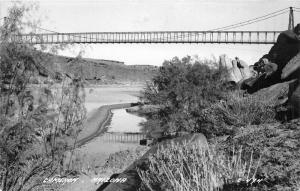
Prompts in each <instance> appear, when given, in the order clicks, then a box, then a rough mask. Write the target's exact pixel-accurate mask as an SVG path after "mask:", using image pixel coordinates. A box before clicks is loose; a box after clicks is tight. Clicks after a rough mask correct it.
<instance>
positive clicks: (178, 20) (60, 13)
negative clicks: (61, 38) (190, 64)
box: [0, 0, 300, 65]
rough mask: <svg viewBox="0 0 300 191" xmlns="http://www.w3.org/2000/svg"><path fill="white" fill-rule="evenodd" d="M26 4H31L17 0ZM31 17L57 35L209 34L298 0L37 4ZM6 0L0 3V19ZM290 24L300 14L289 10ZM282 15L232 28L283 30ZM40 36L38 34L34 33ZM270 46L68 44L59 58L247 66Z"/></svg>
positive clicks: (285, 16)
mask: <svg viewBox="0 0 300 191" xmlns="http://www.w3.org/2000/svg"><path fill="white" fill-rule="evenodd" d="M23 2H24V3H26V4H28V3H32V1H23ZM37 3H38V5H39V9H37V11H36V12H35V13H34V14H33V15H34V16H32V17H31V18H35V19H36V18H40V19H41V20H42V22H41V27H42V28H45V29H49V30H53V31H57V32H106V31H112V32H118V31H169V30H175V31H176V30H186V31H188V30H194V31H195V30H196V31H197V30H199V31H201V30H210V29H214V28H218V27H223V26H227V25H231V24H235V23H239V22H242V21H246V20H249V19H252V18H255V17H259V16H262V15H266V14H268V13H271V12H274V11H277V10H280V9H284V8H287V7H290V6H294V7H300V0H272V1H271V0H93V1H91V0H63V1H58V0H40V1H37ZM11 4H12V2H11V1H5V0H0V18H2V17H4V16H6V13H7V12H6V10H7V7H8V6H9V5H11ZM295 22H296V23H298V22H300V13H299V12H295ZM287 27H288V13H286V14H283V15H279V16H277V17H275V18H272V19H269V20H266V21H262V22H260V23H258V24H252V25H248V26H246V27H241V28H238V29H237V30H287ZM38 32H44V31H38ZM270 47H271V45H237V44H231V45H230V44H93V45H88V46H83V45H77V46H72V47H71V48H69V49H68V50H64V51H61V52H60V54H62V55H66V56H76V55H78V53H79V52H80V51H81V52H83V57H90V58H98V59H110V60H118V61H123V62H125V64H128V65H131V64H150V65H161V64H162V63H163V61H164V60H169V59H171V58H172V57H174V56H178V57H183V56H186V55H191V56H194V55H198V57H199V58H203V59H210V58H212V57H213V56H215V57H218V56H219V55H221V54H227V55H228V56H229V57H232V58H233V57H235V56H238V57H240V58H241V59H243V60H245V61H246V62H247V63H248V64H250V65H251V64H253V63H254V62H256V61H257V60H258V59H259V58H260V57H261V56H262V55H263V54H265V53H267V52H268V51H269V49H270Z"/></svg>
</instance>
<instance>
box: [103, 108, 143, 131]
mask: <svg viewBox="0 0 300 191" xmlns="http://www.w3.org/2000/svg"><path fill="white" fill-rule="evenodd" d="M112 113H113V117H112V121H111V124H110V126H109V128H108V132H141V126H140V123H142V122H145V121H146V119H145V118H144V117H139V116H137V115H133V114H130V113H127V112H126V110H125V109H115V110H112Z"/></svg>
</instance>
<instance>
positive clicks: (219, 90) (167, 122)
mask: <svg viewBox="0 0 300 191" xmlns="http://www.w3.org/2000/svg"><path fill="white" fill-rule="evenodd" d="M226 75H227V71H226V70H225V69H224V68H221V67H217V63H207V62H200V61H196V62H195V63H192V61H191V58H190V57H185V58H183V59H181V60H179V59H178V58H176V57H175V58H173V59H172V60H170V61H165V62H164V63H163V66H162V67H160V68H159V71H158V74H157V75H156V76H155V77H154V78H153V79H152V81H151V82H150V83H148V85H147V87H146V89H145V90H144V91H143V95H142V97H141V100H142V101H144V102H146V103H150V104H153V105H160V106H161V109H160V110H159V112H157V113H156V114H154V115H151V116H150V117H149V118H150V119H151V118H152V119H155V120H158V123H159V124H160V127H159V128H161V129H162V130H163V131H165V132H167V133H169V132H174V131H190V132H192V131H195V129H199V123H197V120H198V118H199V113H200V112H201V110H203V109H205V108H207V107H209V106H210V105H211V104H212V103H215V102H217V101H219V100H221V99H223V98H224V95H225V91H226V88H224V86H223V80H224V79H225V77H226Z"/></svg>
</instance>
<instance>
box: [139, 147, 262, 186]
mask: <svg viewBox="0 0 300 191" xmlns="http://www.w3.org/2000/svg"><path fill="white" fill-rule="evenodd" d="M258 165H259V162H257V161H254V160H253V159H252V154H251V160H249V161H242V149H239V150H238V152H236V149H233V152H232V155H231V156H229V157H225V155H223V154H222V153H216V152H215V151H214V149H212V148H211V149H203V147H201V146H199V145H193V146H189V145H187V144H183V145H179V144H171V145H170V146H168V147H161V148H159V149H158V151H157V153H156V154H154V155H151V156H150V157H149V168H148V169H147V170H141V169H138V173H139V176H140V177H141V179H142V186H141V190H151V191H152V190H153V191H159V190H172V191H173V190H174V191H194V190H197V191H218V190H222V189H223V187H224V186H226V185H239V184H242V183H247V181H249V180H250V179H252V178H255V175H256V171H257V168H258Z"/></svg>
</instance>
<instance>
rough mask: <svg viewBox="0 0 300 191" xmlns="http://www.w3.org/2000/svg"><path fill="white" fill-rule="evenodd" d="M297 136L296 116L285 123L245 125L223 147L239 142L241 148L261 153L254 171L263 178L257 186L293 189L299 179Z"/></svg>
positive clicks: (299, 122) (299, 124)
mask: <svg viewBox="0 0 300 191" xmlns="http://www.w3.org/2000/svg"><path fill="white" fill-rule="evenodd" d="M299 139H300V120H299V119H298V120H295V121H291V122H289V123H285V124H263V125H257V126H247V127H246V128H242V129H240V130H239V132H238V133H237V135H236V136H234V137H233V139H232V140H231V141H229V142H228V144H226V145H225V146H224V147H225V149H228V148H230V147H231V146H233V145H239V146H243V148H244V150H245V151H250V150H253V151H254V153H253V156H254V158H256V159H257V158H258V157H259V154H260V153H262V154H261V165H260V167H259V168H258V171H257V173H258V175H259V176H260V177H262V178H263V179H264V180H266V181H264V184H260V185H259V187H258V188H259V189H260V190H296V188H297V187H299V182H300V160H299V158H300V143H299ZM223 149H224V148H221V150H223ZM247 158H249V156H244V159H247Z"/></svg>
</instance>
